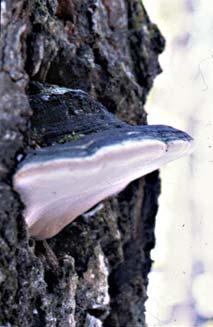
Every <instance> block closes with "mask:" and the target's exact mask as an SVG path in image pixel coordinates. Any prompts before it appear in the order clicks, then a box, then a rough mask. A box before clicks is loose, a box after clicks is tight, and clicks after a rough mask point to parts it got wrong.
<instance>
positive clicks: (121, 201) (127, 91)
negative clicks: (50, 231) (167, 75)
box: [0, 0, 164, 327]
mask: <svg viewBox="0 0 213 327" xmlns="http://www.w3.org/2000/svg"><path fill="white" fill-rule="evenodd" d="M1 6H2V11H1V15H2V17H1V39H2V40H1V66H0V85H1V88H0V92H1V96H0V99H1V100H0V108H1V109H0V199H1V201H0V219H1V233H0V324H1V325H3V326H21V327H25V326H26V327H29V326H36V327H38V326H42V327H43V326H51V327H52V326H62V327H63V326H65V327H66V326H72V327H74V326H75V327H83V326H87V327H89V326H90V327H95V326H96V327H101V326H103V327H140V326H145V316H144V302H145V300H146V287H147V274H148V272H149V270H150V266H151V260H150V250H151V249H152V248H153V246H154V224H155V215H156V212H157V198H158V195H159V192H160V183H159V178H158V172H154V173H152V174H150V175H147V176H146V177H145V178H142V179H140V180H137V181H135V182H133V183H132V184H131V185H129V186H128V187H127V188H126V190H124V191H123V192H122V193H120V194H119V195H118V196H115V197H113V198H111V199H108V200H105V201H104V202H103V206H102V209H101V210H99V211H98V212H96V213H94V215H93V216H92V217H90V218H89V219H87V218H85V217H79V218H78V219H76V220H75V222H73V223H72V224H70V225H69V226H67V227H66V228H65V229H64V230H63V231H62V232H60V233H59V234H58V235H57V236H55V237H53V238H52V239H50V240H48V244H49V247H48V246H46V245H45V243H43V242H38V241H35V240H33V239H29V236H28V232H27V230H26V226H25V223H24V218H23V204H22V203H21V201H20V199H19V196H18V194H17V193H15V192H14V190H13V188H12V177H13V174H14V172H15V169H16V167H17V164H18V162H19V161H20V160H22V157H23V155H25V154H26V153H27V151H28V149H29V148H30V147H32V146H33V138H32V130H31V124H33V123H32V122H33V120H34V115H33V109H34V108H33V105H32V104H31V105H30V102H29V93H30V92H31V87H29V81H38V82H40V83H43V82H45V83H49V84H56V85H59V86H66V87H68V88H72V89H81V90H84V91H85V92H87V93H88V94H90V95H92V96H93V97H94V98H96V99H97V100H98V101H99V102H100V103H102V104H103V105H104V106H105V107H106V108H107V109H108V111H110V112H112V113H114V114H115V115H116V116H117V117H119V118H120V119H121V120H123V121H126V122H128V123H131V124H145V123H146V113H145V111H144V103H145V101H146V96H147V94H148V92H149V90H150V88H151V86H152V83H153V79H154V78H155V76H156V75H157V74H158V73H160V67H159V63H158V54H159V53H160V52H161V51H162V50H163V48H164V39H163V38H162V36H161V35H160V33H159V31H158V29H157V27H156V26H155V25H154V24H152V23H151V22H150V20H149V18H148V16H147V13H146V11H145V10H144V8H143V5H142V3H141V1H140V0H86V1H82V0H81V1H79V0H73V1H72V0H58V1H57V0H45V1H40V0H32V1H30V2H28V1H25V0H16V1H15V0H9V1H5V0H2V1H1ZM31 107H32V109H31ZM88 110H89V109H88ZM31 118H32V120H31Z"/></svg>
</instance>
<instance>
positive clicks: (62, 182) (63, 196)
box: [13, 125, 193, 239]
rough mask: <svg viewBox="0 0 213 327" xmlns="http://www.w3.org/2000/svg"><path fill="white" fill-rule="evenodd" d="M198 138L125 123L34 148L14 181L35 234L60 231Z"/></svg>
mask: <svg viewBox="0 0 213 327" xmlns="http://www.w3.org/2000/svg"><path fill="white" fill-rule="evenodd" d="M192 143H193V141H192V138H191V137H190V136H189V135H188V134H186V133H184V132H182V131H179V130H177V129H174V128H172V127H168V126H163V125H148V126H128V127H126V126H124V127H122V128H120V129H114V130H109V131H103V132H98V133H96V134H91V135H88V136H84V137H82V138H80V139H79V140H76V141H73V142H70V143H66V144H57V145H52V146H48V147H45V148H42V149H38V150H34V151H32V152H31V153H29V154H28V155H27V156H26V157H25V159H24V160H23V161H22V162H21V164H20V165H19V167H18V169H17V172H16V173H15V175H14V180H13V185H14V189H15V190H16V191H17V192H19V194H20V196H21V199H22V201H23V203H24V204H25V213H24V215H25V219H26V223H27V225H28V227H29V232H30V234H31V236H33V237H35V238H37V239H46V238H50V237H52V236H54V235H56V234H57V233H58V232H59V231H60V230H61V229H63V228H64V227H65V226H66V225H67V224H69V223H70V222H72V221H73V220H74V219H75V218H76V217H78V216H79V215H81V214H82V213H84V212H86V211H87V210H89V209H90V208H92V207H93V206H94V205H96V204H97V203H99V202H100V201H101V200H103V199H105V198H107V197H109V196H111V195H114V194H116V193H118V192H120V191H121V190H123V189H124V188H125V187H126V186H127V185H128V184H129V183H130V182H131V181H133V180H135V179H137V178H139V177H141V176H144V175H146V174H147V173H150V172H151V171H154V170H156V169H158V168H160V167H161V166H162V165H164V164H166V163H168V162H170V161H172V160H175V159H177V158H179V157H182V156H184V155H186V154H188V153H190V152H191V150H192Z"/></svg>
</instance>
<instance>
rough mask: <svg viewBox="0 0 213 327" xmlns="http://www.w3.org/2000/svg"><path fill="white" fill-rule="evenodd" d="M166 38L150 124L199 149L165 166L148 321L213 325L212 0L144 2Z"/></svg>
mask: <svg viewBox="0 0 213 327" xmlns="http://www.w3.org/2000/svg"><path fill="white" fill-rule="evenodd" d="M143 3H144V6H145V8H146V10H147V12H148V14H149V16H150V18H151V20H152V21H153V22H155V23H156V24H157V25H158V27H159V28H160V30H161V32H162V34H163V35H164V37H165V38H166V41H167V44H166V50H165V51H164V53H163V54H162V55H161V57H160V62H161V66H162V68H163V73H162V74H161V75H159V77H158V78H157V79H156V80H155V85H154V88H153V90H152V92H151V94H150V96H149V99H148V102H147V105H146V110H147V112H148V114H149V115H148V121H149V124H156V123H162V124H167V125H172V126H173V127H177V128H180V129H183V130H185V131H187V132H188V133H189V134H190V135H192V136H193V137H194V139H195V141H196V148H195V151H194V153H193V154H192V155H191V156H189V157H187V158H183V159H180V160H178V161H177V162H174V163H171V164H169V165H167V166H166V167H165V168H163V169H161V178H162V194H161V196H160V199H159V203H160V208H159V212H158V216H157V226H156V248H155V249H154V250H153V251H152V259H153V260H154V265H153V269H152V272H151V273H150V275H149V282H150V283H149V289H148V296H149V299H148V301H147V304H146V310H147V323H148V327H154V326H155V327H160V326H163V327H196V326H202V327H213V3H212V2H211V1H207V0H172V1H171V0H143Z"/></svg>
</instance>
